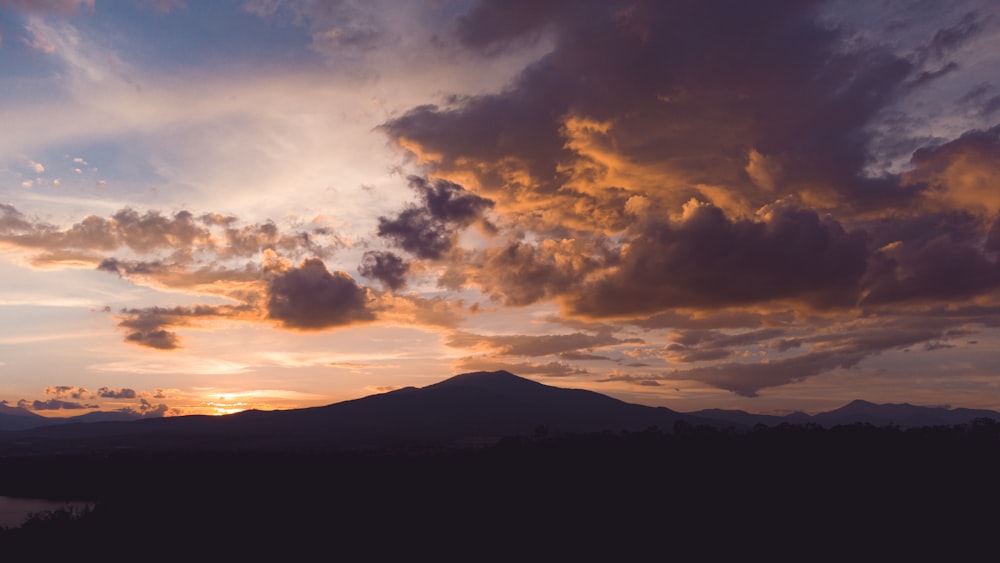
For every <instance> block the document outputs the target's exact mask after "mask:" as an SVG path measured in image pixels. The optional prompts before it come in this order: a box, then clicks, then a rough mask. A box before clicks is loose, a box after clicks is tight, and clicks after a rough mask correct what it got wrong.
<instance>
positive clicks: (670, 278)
mask: <svg viewBox="0 0 1000 563" xmlns="http://www.w3.org/2000/svg"><path fill="white" fill-rule="evenodd" d="M867 259H868V249H867V244H866V237H865V235H864V233H860V232H847V231H845V230H844V229H843V227H841V225H840V224H839V223H837V222H836V221H833V220H829V219H821V218H820V217H819V216H818V215H817V214H816V213H815V212H813V211H808V210H801V209H794V208H779V209H777V210H776V211H775V212H774V213H773V214H772V215H771V216H770V217H768V218H766V219H764V220H735V221H734V220H731V219H730V218H728V217H726V216H725V214H724V213H723V211H722V210H721V209H718V208H717V207H714V206H712V205H709V204H692V205H690V206H689V207H688V208H687V217H686V218H684V219H683V220H682V221H680V222H678V223H661V222H652V223H649V224H646V225H643V226H642V228H641V229H639V230H637V232H635V234H634V236H633V238H631V239H630V240H629V243H628V246H627V249H625V250H624V251H623V252H622V255H621V262H620V264H619V265H618V266H617V267H616V268H615V269H614V270H613V271H611V272H610V273H608V274H606V275H605V276H603V277H601V278H600V279H597V280H595V281H593V282H590V283H587V284H585V285H584V286H582V288H581V289H580V290H579V292H578V294H576V295H572V294H570V295H567V296H565V297H564V304H565V306H566V309H567V310H568V311H569V312H570V313H573V314H580V315H586V316H591V317H598V318H600V317H616V316H644V317H645V316H649V315H652V314H654V313H657V312H660V311H665V310H669V309H672V308H675V307H703V308H722V307H727V306H740V305H747V304H752V303H760V302H770V301H780V300H795V301H798V302H802V303H804V304H807V305H811V306H816V307H824V306H829V305H853V304H854V303H855V301H856V300H857V299H858V296H859V294H858V292H859V289H860V286H859V282H860V280H861V278H862V275H863V274H864V273H865V269H866V267H867ZM737 280H738V281H737Z"/></svg>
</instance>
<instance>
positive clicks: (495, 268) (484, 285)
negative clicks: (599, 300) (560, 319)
mask: <svg viewBox="0 0 1000 563" xmlns="http://www.w3.org/2000/svg"><path fill="white" fill-rule="evenodd" d="M601 250H603V249H600V248H599V249H596V250H588V249H587V248H586V247H585V246H582V245H580V244H578V243H577V241H575V240H573V239H564V240H546V241H542V242H541V243H539V244H537V245H536V244H529V243H526V242H521V241H515V242H511V243H509V244H507V245H506V246H502V247H498V248H491V249H487V250H484V251H480V252H475V253H471V254H470V255H467V256H466V257H465V259H464V260H463V263H462V264H460V265H456V266H454V268H455V269H454V270H453V271H452V272H450V274H451V276H450V277H447V276H446V277H444V278H442V283H443V285H445V286H447V287H452V288H459V287H461V286H462V285H464V284H465V283H468V282H469V281H471V282H474V283H475V284H476V285H477V286H479V287H480V288H481V289H482V290H483V291H484V292H485V293H486V294H488V295H490V296H491V297H492V298H494V299H498V300H501V301H503V302H504V304H506V305H516V306H521V305H530V304H532V303H535V302H536V301H539V300H542V299H547V298H552V297H556V296H559V295H562V294H563V293H566V292H568V291H570V290H571V289H572V288H573V287H574V286H575V285H576V284H577V283H579V282H580V280H582V279H583V277H584V276H586V275H587V274H589V273H590V272H593V271H594V270H596V269H597V268H598V267H599V265H600V264H601V263H602V261H606V258H605V257H603V256H601V255H600V254H599V252H600V251H601Z"/></svg>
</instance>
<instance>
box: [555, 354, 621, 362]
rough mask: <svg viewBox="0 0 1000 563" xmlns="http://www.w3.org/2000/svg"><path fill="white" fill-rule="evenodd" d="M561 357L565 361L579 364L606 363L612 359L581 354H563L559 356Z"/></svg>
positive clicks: (597, 355)
mask: <svg viewBox="0 0 1000 563" xmlns="http://www.w3.org/2000/svg"><path fill="white" fill-rule="evenodd" d="M559 357H560V358H562V359H564V360H570V361H577V362H579V361H583V362H589V361H604V360H607V361H611V358H609V357H608V356H601V355H599V354H582V353H580V352H562V353H561V354H559Z"/></svg>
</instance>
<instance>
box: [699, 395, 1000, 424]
mask: <svg viewBox="0 0 1000 563" xmlns="http://www.w3.org/2000/svg"><path fill="white" fill-rule="evenodd" d="M688 414H693V415H697V416H700V417H702V418H710V419H713V420H715V421H717V422H719V421H729V422H732V423H734V424H740V425H743V426H754V425H757V424H763V425H765V426H775V425H777V424H783V423H787V424H817V425H819V426H823V427H826V428H830V427H833V426H840V425H845V424H856V423H862V424H871V425H873V426H899V427H900V428H920V427H926V426H955V425H959V424H967V423H969V422H971V421H973V420H975V419H977V418H990V419H993V420H996V421H1000V412H997V411H992V410H985V409H965V408H957V409H950V408H945V407H925V406H918V405H911V404H908V403H884V404H876V403H872V402H869V401H863V400H860V399H857V400H854V401H851V402H850V403H848V404H846V405H844V406H842V407H840V408H836V409H833V410H831V411H826V412H821V413H817V414H814V415H809V414H806V413H803V412H794V413H791V414H788V415H784V416H776V415H763V414H753V413H748V412H745V411H741V410H722V409H705V410H700V411H696V412H692V413H688Z"/></svg>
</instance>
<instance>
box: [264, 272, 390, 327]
mask: <svg viewBox="0 0 1000 563" xmlns="http://www.w3.org/2000/svg"><path fill="white" fill-rule="evenodd" d="M373 300H374V297H373V295H372V294H371V291H370V290H369V289H367V288H365V287H363V286H359V285H358V284H357V283H356V282H355V281H354V279H353V278H352V277H351V276H350V275H349V274H347V273H346V272H342V271H335V272H332V273H331V272H330V271H329V270H327V268H326V265H325V264H324V263H323V261H322V260H319V259H318V258H309V259H306V260H303V261H302V263H301V264H300V265H299V266H298V267H295V268H289V269H285V270H282V271H278V272H272V273H271V278H270V280H269V284H268V299H267V313H268V316H269V317H270V318H272V319H274V320H276V321H278V322H279V323H281V325H282V326H283V327H285V328H290V329H297V330H324V329H328V328H333V327H339V326H347V325H351V324H355V323H364V322H370V321H373V320H375V313H374V312H373V311H372V309H371V308H370V304H371V303H372V301H373Z"/></svg>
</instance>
